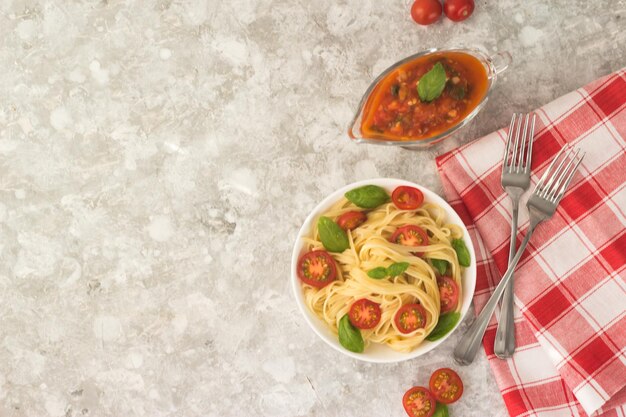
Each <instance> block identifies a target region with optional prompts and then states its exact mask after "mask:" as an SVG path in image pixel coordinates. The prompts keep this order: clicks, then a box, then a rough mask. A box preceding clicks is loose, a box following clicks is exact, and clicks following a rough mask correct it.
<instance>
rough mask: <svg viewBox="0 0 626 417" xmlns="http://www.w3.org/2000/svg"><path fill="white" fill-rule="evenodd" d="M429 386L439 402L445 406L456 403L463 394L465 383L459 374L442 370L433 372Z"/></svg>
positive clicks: (445, 369)
mask: <svg viewBox="0 0 626 417" xmlns="http://www.w3.org/2000/svg"><path fill="white" fill-rule="evenodd" d="M428 386H429V387H430V392H432V393H433V395H434V396H435V398H436V399H437V401H439V402H440V403H444V404H451V403H453V402H455V401H456V400H458V399H459V398H461V395H462V394H463V381H461V377H460V376H459V374H457V373H456V372H454V371H453V370H452V369H450V368H441V369H437V370H436V371H435V372H433V374H432V375H431V376H430V382H429V383H428Z"/></svg>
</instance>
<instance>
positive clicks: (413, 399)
mask: <svg viewBox="0 0 626 417" xmlns="http://www.w3.org/2000/svg"><path fill="white" fill-rule="evenodd" d="M402 405H403V406H404V411H406V413H407V414H408V415H409V416H410V417H431V416H432V415H433V414H434V413H435V407H436V406H437V403H436V402H435V398H433V395H432V394H431V393H430V392H429V391H428V389H426V388H425V387H413V388H411V389H410V390H408V391H407V392H405V393H404V397H402Z"/></svg>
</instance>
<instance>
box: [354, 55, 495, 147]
mask: <svg viewBox="0 0 626 417" xmlns="http://www.w3.org/2000/svg"><path fill="white" fill-rule="evenodd" d="M437 62H441V64H442V65H443V67H444V69H445V72H446V84H445V87H444V89H443V92H442V93H441V95H440V96H439V97H438V98H436V99H435V100H433V101H431V102H422V101H421V100H420V97H419V95H418V92H417V84H418V81H419V80H420V78H422V76H424V74H426V73H427V72H428V71H430V70H431V69H432V68H433V66H434V65H435V64H436V63H437ZM487 88H488V82H487V71H486V70H485V67H484V66H483V64H482V63H481V61H479V60H478V59H477V58H475V57H474V56H472V55H469V54H466V53H462V52H438V53H434V54H431V55H427V56H423V57H419V58H416V59H415V60H413V61H410V62H407V63H406V64H403V65H401V66H400V67H398V68H396V69H395V70H393V72H391V73H389V74H388V75H387V76H386V77H385V78H384V79H383V80H381V81H380V82H379V83H378V85H377V86H376V87H375V88H374V90H373V91H372V93H371V94H370V97H369V98H368V100H367V103H366V104H365V109H364V116H363V119H362V122H361V131H362V132H363V134H364V136H365V137H368V138H373V139H382V140H393V141H405V140H420V139H428V138H431V137H434V136H436V135H438V134H440V133H442V132H445V131H447V130H448V129H450V128H452V127H454V126H455V125H457V124H459V123H460V122H461V121H462V120H463V119H464V118H465V116H467V115H468V114H469V113H471V111H472V110H474V108H476V106H477V105H478V104H479V103H480V102H481V101H482V99H483V98H484V97H485V94H486V93H487Z"/></svg>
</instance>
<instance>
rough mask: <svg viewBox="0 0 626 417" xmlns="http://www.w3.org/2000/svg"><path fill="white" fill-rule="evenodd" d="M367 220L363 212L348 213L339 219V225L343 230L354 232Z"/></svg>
mask: <svg viewBox="0 0 626 417" xmlns="http://www.w3.org/2000/svg"><path fill="white" fill-rule="evenodd" d="M365 220H367V216H366V215H365V213H363V212H362V211H357V210H355V211H348V212H345V213H343V214H342V215H341V216H339V218H338V219H337V224H338V225H339V227H341V228H342V229H343V230H354V229H356V228H357V227H359V226H360V225H362V224H363V223H365Z"/></svg>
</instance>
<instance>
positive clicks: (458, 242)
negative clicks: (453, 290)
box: [452, 239, 471, 266]
mask: <svg viewBox="0 0 626 417" xmlns="http://www.w3.org/2000/svg"><path fill="white" fill-rule="evenodd" d="M452 247H453V248H454V250H455V251H456V257H457V259H458V260H459V265H461V266H470V263H471V260H470V253H469V250H468V249H467V246H465V242H464V241H463V239H453V240H452Z"/></svg>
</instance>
